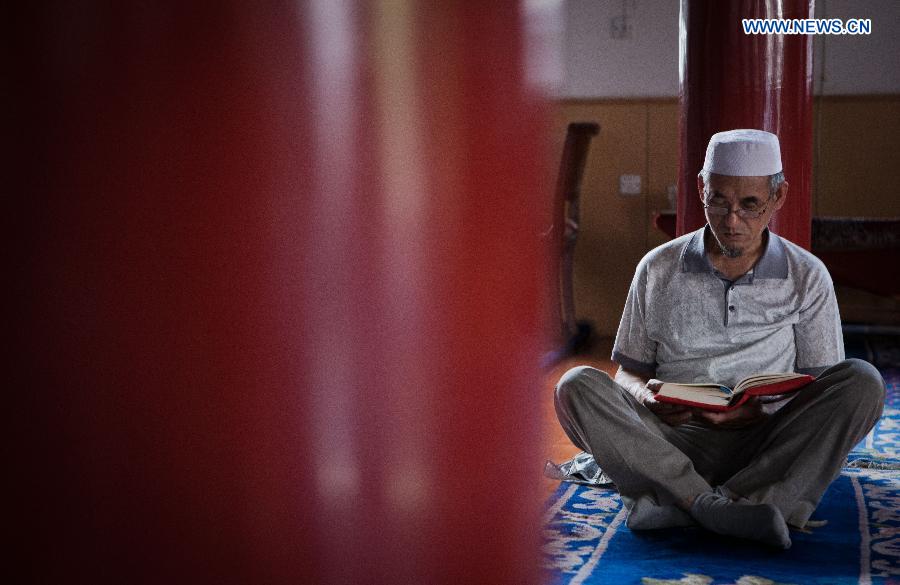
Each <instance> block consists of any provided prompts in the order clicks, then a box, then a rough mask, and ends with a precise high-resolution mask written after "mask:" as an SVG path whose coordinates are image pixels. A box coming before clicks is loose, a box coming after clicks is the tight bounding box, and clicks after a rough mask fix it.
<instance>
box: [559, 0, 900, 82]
mask: <svg viewBox="0 0 900 585" xmlns="http://www.w3.org/2000/svg"><path fill="white" fill-rule="evenodd" d="M721 1H730V0H721ZM679 5H680V2H679V0H567V1H566V2H565V3H564V8H563V10H564V23H565V31H564V43H563V58H564V62H565V67H564V69H565V75H564V79H563V82H562V84H561V89H560V92H559V93H560V97H563V98H601V97H675V96H677V95H678V22H679ZM816 16H817V17H819V18H841V19H847V18H870V19H871V20H872V34H871V35H858V36H853V35H818V36H816V37H815V38H814V49H813V58H814V60H815V72H816V77H815V88H816V89H815V91H816V93H817V94H825V95H855V94H895V93H900V1H898V0H856V1H853V0H817V1H816ZM623 25H624V26H623ZM823 59H824V60H823ZM823 67H824V77H823Z"/></svg>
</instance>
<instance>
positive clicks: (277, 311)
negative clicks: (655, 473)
mask: <svg viewBox="0 0 900 585" xmlns="http://www.w3.org/2000/svg"><path fill="white" fill-rule="evenodd" d="M380 4H381V8H377V7H373V6H372V3H369V2H357V1H346V2H340V1H333V2H332V1H330V0H328V1H320V2H309V3H297V2H281V3H278V2H276V3H271V2H266V3H255V2H249V3H248V2H214V3H208V4H206V5H203V6H196V5H184V4H175V5H172V4H153V3H151V4H147V3H121V2H120V3H108V2H94V3H90V2H89V3H81V4H80V5H79V6H78V7H77V8H69V9H67V8H65V7H63V6H57V7H54V8H48V9H38V8H27V7H26V8H22V11H23V12H27V14H22V18H21V19H17V20H16V22H17V27H18V28H19V34H18V36H17V37H16V40H15V42H16V43H17V48H18V54H21V59H19V60H18V63H17V64H16V67H17V69H16V71H15V75H16V77H15V80H16V82H17V83H16V84H15V86H16V87H17V88H19V89H20V90H21V93H20V95H21V97H22V98H23V99H22V101H23V104H22V109H21V110H19V111H20V112H21V116H22V117H21V127H20V128H19V129H18V130H17V132H16V133H15V137H16V138H17V140H19V143H18V146H19V149H18V152H19V153H20V159H17V162H19V163H21V164H19V165H18V169H17V170H18V173H19V174H20V177H22V179H23V180H22V181H21V182H22V187H21V189H15V190H12V192H13V193H14V195H15V196H14V203H13V206H12V209H13V211H12V212H9V211H8V216H9V217H15V218H16V223H17V227H16V229H15V232H14V233H15V238H13V240H14V242H15V245H14V247H13V251H14V254H15V258H16V261H15V268H16V269H17V275H18V277H17V278H15V279H13V281H14V285H13V287H14V290H15V292H16V293H18V295H19V299H20V305H19V306H18V307H17V309H18V310H17V311H16V315H15V316H14V318H13V332H14V333H13V341H14V342H15V344H16V349H17V353H16V354H15V357H16V361H17V362H18V368H17V369H16V372H15V375H14V376H13V381H14V384H13V385H14V386H15V388H13V390H14V393H15V395H16V398H17V399H18V400H20V401H21V403H22V405H23V407H24V409H23V410H22V411H21V414H20V413H19V412H18V411H14V410H12V411H11V412H16V416H12V417H10V418H12V419H13V420H12V426H13V436H14V437H15V440H13V441H11V444H12V445H15V448H16V449H17V450H18V452H19V454H20V455H21V456H22V461H21V468H20V469H21V471H20V472H19V473H17V474H16V482H15V483H16V484H17V487H18V488H19V489H21V492H22V494H21V496H22V497H21V499H17V500H16V501H17V512H18V513H20V514H21V515H22V519H23V520H24V525H25V528H23V532H22V533H21V535H17V536H20V538H19V542H20V545H21V548H22V549H23V550H22V555H23V556H22V558H24V559H27V561H25V562H24V563H23V564H25V566H26V567H27V569H26V570H27V571H29V573H30V576H31V579H26V580H28V581H29V582H30V581H34V582H59V583H63V582H65V583H80V582H90V583H166V582H169V583H292V584H299V583H453V584H459V583H476V582H482V583H534V582H536V580H537V578H538V575H539V573H538V571H537V567H538V562H539V552H538V546H537V545H538V538H539V528H538V522H537V520H538V513H537V512H538V508H539V494H537V493H535V491H534V489H532V488H533V486H535V485H536V482H535V481H534V475H535V474H536V473H538V472H539V471H538V465H537V463H538V461H537V459H536V457H535V454H536V453H537V452H538V449H537V438H538V429H539V423H540V418H539V396H538V394H537V391H538V390H539V389H540V388H541V383H540V372H539V371H538V360H539V354H540V351H541V349H542V348H543V346H544V344H543V343H542V333H543V332H542V331H541V330H540V323H542V311H543V298H542V294H543V287H542V285H543V282H544V280H543V278H542V277H541V274H543V272H544V270H545V267H544V260H545V259H544V251H543V249H542V248H541V247H540V242H541V240H540V239H539V234H540V232H541V230H542V227H543V226H544V225H545V224H546V223H547V220H548V218H547V213H549V203H550V199H551V198H550V194H551V190H550V188H549V181H545V180H544V179H545V176H546V175H545V174H544V169H545V165H544V160H543V159H542V155H543V153H544V152H545V150H546V149H544V148H543V144H542V130H543V128H542V126H541V124H540V119H541V114H542V111H541V106H540V104H539V103H538V102H537V101H536V100H534V99H532V97H531V96H530V95H529V94H528V92H527V91H526V89H525V86H524V82H523V74H522V72H523V65H522V49H523V46H524V42H523V39H522V38H521V31H522V29H523V26H522V22H521V20H520V15H519V14H518V9H519V6H520V4H521V3H520V2H517V1H514V0H505V1H500V2H488V3H474V4H472V5H470V6H465V7H464V6H461V5H457V4H456V3H443V2H442V3H436V4H435V3H421V4H420V5H419V4H416V3H380ZM460 4H461V3H460ZM389 6H392V7H393V8H389Z"/></svg>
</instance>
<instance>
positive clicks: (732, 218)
mask: <svg viewBox="0 0 900 585" xmlns="http://www.w3.org/2000/svg"><path fill="white" fill-rule="evenodd" d="M738 209H740V208H739V207H738V208H735V209H731V208H729V209H728V213H726V214H725V225H737V224H738V223H740V222H741V218H740V217H738V214H737V212H738Z"/></svg>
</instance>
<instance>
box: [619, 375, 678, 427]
mask: <svg viewBox="0 0 900 585" xmlns="http://www.w3.org/2000/svg"><path fill="white" fill-rule="evenodd" d="M616 383H618V384H619V385H620V386H621V387H622V388H624V389H625V390H626V391H628V393H629V394H631V395H632V396H634V398H635V400H637V401H638V402H640V403H641V404H643V405H644V406H646V407H647V408H648V409H649V410H650V412H652V413H653V414H655V415H656V416H657V417H658V418H659V419H660V420H661V421H663V422H664V423H666V424H667V425H669V426H670V427H677V426H678V425H682V424H684V423H686V422H688V421H689V420H691V418H692V417H693V414H694V413H693V409H691V408H689V407H687V406H683V405H681V404H668V403H666V402H659V401H658V400H656V393H657V392H658V391H659V388H660V386H662V382H660V381H659V380H657V379H655V378H649V379H648V378H647V377H646V376H642V375H641V374H638V373H637V372H632V371H630V370H626V369H625V368H623V367H621V366H620V367H619V370H618V371H617V372H616Z"/></svg>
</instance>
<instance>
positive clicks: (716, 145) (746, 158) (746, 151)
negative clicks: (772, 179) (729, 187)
mask: <svg viewBox="0 0 900 585" xmlns="http://www.w3.org/2000/svg"><path fill="white" fill-rule="evenodd" d="M703 170H704V171H709V172H710V173H715V174H717V175H729V176H732V177H763V176H768V175H774V174H775V173H780V172H781V170H782V167H781V146H780V145H779V144H778V137H777V136H775V135H774V134H772V133H771V132H764V131H762V130H729V131H727V132H718V133H716V134H713V136H712V138H710V139H709V146H707V147H706V160H705V161H704V162H703Z"/></svg>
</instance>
